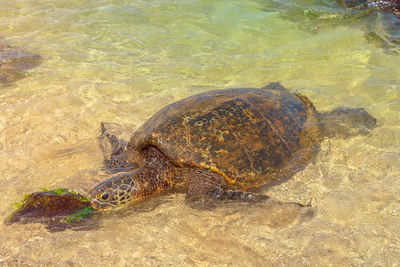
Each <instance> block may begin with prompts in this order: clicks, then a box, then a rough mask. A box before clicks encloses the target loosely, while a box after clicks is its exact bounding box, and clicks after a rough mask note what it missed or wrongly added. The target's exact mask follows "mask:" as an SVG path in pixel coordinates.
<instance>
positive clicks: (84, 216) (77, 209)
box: [5, 189, 97, 232]
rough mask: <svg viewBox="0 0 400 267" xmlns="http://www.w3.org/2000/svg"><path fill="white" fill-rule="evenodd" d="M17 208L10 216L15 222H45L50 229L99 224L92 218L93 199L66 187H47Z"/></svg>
mask: <svg viewBox="0 0 400 267" xmlns="http://www.w3.org/2000/svg"><path fill="white" fill-rule="evenodd" d="M16 205H17V206H18V210H16V211H15V212H14V213H13V214H11V216H10V217H9V218H8V220H6V222H5V223H6V224H12V223H23V224H26V223H43V224H45V225H46V228H47V229H48V230H50V231H53V232H54V231H62V230H65V229H74V230H79V229H87V228H93V227H96V226H97V224H96V221H95V220H93V219H91V218H92V216H93V215H94V211H93V209H92V207H91V204H90V200H89V199H87V198H86V197H84V196H83V195H81V194H78V193H76V192H74V191H70V190H66V189H55V190H51V191H48V190H45V191H43V192H35V193H31V194H28V195H26V196H25V197H24V199H23V201H22V202H21V203H17V204H16Z"/></svg>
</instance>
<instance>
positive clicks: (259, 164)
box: [129, 89, 320, 188]
mask: <svg viewBox="0 0 400 267" xmlns="http://www.w3.org/2000/svg"><path fill="white" fill-rule="evenodd" d="M317 120H318V115H317V112H316V111H315V108H314V106H313V105H312V103H311V102H310V101H309V100H308V99H307V98H306V97H304V96H301V95H294V94H291V93H289V92H287V91H280V90H268V89H226V90H218V91H210V92H206V93H202V94H198V95H194V96H191V97H188V98H185V99H183V100H180V101H178V102H175V103H173V104H170V105H168V106H166V107H164V108H163V109H161V110H160V111H158V112H157V113H156V114H154V115H153V116H152V117H151V118H150V119H149V120H148V121H146V122H145V123H144V124H143V125H142V126H141V127H140V128H139V129H138V130H137V131H136V133H135V134H134V135H133V136H132V138H131V140H130V144H129V146H131V147H133V148H136V149H138V150H140V149H143V148H144V147H146V146H148V145H155V146H157V147H158V148H159V149H160V150H161V151H162V152H163V153H164V154H165V155H166V156H167V157H168V158H169V159H170V160H171V161H172V162H173V163H174V164H176V165H178V166H190V167H197V168H203V169H210V170H211V171H213V172H216V173H219V174H221V175H223V176H224V177H225V178H226V180H227V181H228V182H230V183H231V184H234V185H235V186H237V187H239V188H245V187H249V186H258V185H262V184H266V183H268V182H270V181H273V180H279V179H281V178H284V177H283V176H285V175H286V174H287V173H292V172H293V171H296V170H298V169H301V168H303V167H304V165H305V164H306V163H307V162H308V161H309V159H310V158H311V156H312V155H313V154H314V152H315V150H316V148H317V146H318V144H319V136H320V132H319V128H318V125H317V123H316V122H317Z"/></svg>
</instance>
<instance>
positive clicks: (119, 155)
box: [100, 122, 139, 173]
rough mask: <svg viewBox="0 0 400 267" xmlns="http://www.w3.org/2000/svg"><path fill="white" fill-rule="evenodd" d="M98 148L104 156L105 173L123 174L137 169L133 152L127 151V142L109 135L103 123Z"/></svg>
mask: <svg viewBox="0 0 400 267" xmlns="http://www.w3.org/2000/svg"><path fill="white" fill-rule="evenodd" d="M100 146H101V149H102V151H103V155H104V169H105V170H106V171H107V172H110V173H114V172H125V171H130V170H133V169H137V168H138V166H139V165H138V163H137V162H135V161H134V159H135V158H134V157H133V155H131V154H132V153H133V152H131V151H128V142H127V141H125V140H120V139H118V138H117V137H116V136H115V135H113V134H110V133H109V131H108V130H107V129H106V126H105V123H104V122H102V123H101V137H100Z"/></svg>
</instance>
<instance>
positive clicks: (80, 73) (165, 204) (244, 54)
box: [0, 0, 400, 266]
mask: <svg viewBox="0 0 400 267" xmlns="http://www.w3.org/2000/svg"><path fill="white" fill-rule="evenodd" d="M0 7H1V8H0V35H1V36H3V37H5V38H6V41H7V42H8V43H10V44H12V45H15V46H18V47H22V48H24V49H25V50H27V51H29V52H34V53H39V54H40V55H41V56H42V58H43V62H42V63H41V64H40V65H39V66H38V67H36V68H34V69H32V70H29V71H28V72H27V73H26V78H24V79H21V80H18V81H16V82H14V83H8V84H0V166H1V167H0V221H1V222H4V220H5V219H6V217H7V216H8V215H9V214H10V213H11V212H12V211H13V210H14V207H13V206H11V204H12V203H14V202H17V201H19V200H20V199H21V197H22V195H23V194H24V193H30V192H34V191H38V190H40V189H41V188H55V187H65V188H70V189H74V190H77V191H80V192H82V193H85V192H87V191H88V190H90V189H91V188H92V187H93V186H94V185H96V184H97V183H98V182H100V181H102V180H104V179H106V178H107V175H106V174H104V173H102V172H101V171H100V169H101V166H102V159H103V158H102V152H101V150H100V147H99V145H98V137H99V135H100V126H99V125H100V122H102V121H105V122H112V123H116V124H117V125H119V127H116V128H118V129H120V130H119V132H118V134H120V135H121V136H123V137H125V138H128V137H129V135H130V134H131V133H132V131H134V130H135V129H136V128H137V127H139V126H140V125H141V124H142V123H143V122H144V121H145V120H146V119H147V118H149V116H151V115H152V114H153V113H154V112H156V111H157V110H158V109H160V108H161V107H163V106H165V105H167V104H169V103H172V102H174V101H176V100H179V99H181V98H183V97H186V96H190V95H193V94H196V93H200V92H204V91H207V90H212V89H222V88H229V87H261V86H263V85H266V84H267V83H269V82H275V81H281V83H282V84H283V85H284V86H285V87H287V88H288V89H289V90H291V91H293V92H295V91H297V92H301V93H302V94H305V95H307V96H308V97H309V98H310V99H311V100H312V101H313V103H314V104H315V106H316V108H317V109H318V110H323V111H325V110H329V109H332V108H334V107H337V106H349V107H364V108H366V109H367V110H368V112H369V113H370V114H372V115H373V116H374V117H376V118H377V120H378V122H379V125H378V127H377V128H375V129H374V130H373V131H372V132H371V134H370V135H368V136H359V137H355V138H351V139H347V140H342V139H329V140H328V139H326V140H324V141H323V142H322V150H321V152H320V153H319V154H318V156H317V157H316V159H315V160H314V161H313V162H312V163H310V164H309V165H308V166H307V167H306V168H305V169H304V170H303V171H301V172H299V173H298V174H296V176H295V177H293V179H291V180H289V181H288V182H286V183H284V184H281V185H277V186H273V187H270V188H267V189H265V190H264V193H265V194H268V195H270V196H271V197H273V198H274V199H277V200H280V201H282V202H299V203H303V204H307V203H311V204H312V208H310V209H298V208H296V207H294V206H293V205H290V204H284V205H277V204H276V205H275V204H257V205H246V204H238V203H224V204H222V205H219V206H218V207H217V208H214V209H194V208H192V207H189V206H187V205H186V204H185V202H184V195H182V194H176V195H167V196H162V197H158V198H155V199H152V200H150V201H148V202H147V203H144V204H143V205H141V206H140V207H138V208H129V209H126V210H122V211H119V212H116V213H110V214H107V215H106V216H104V218H102V220H101V225H100V228H99V229H97V230H83V231H72V230H66V231H63V232H57V233H49V232H48V231H47V230H46V229H45V228H44V226H43V225H41V224H30V225H17V224H16V225H11V226H5V225H3V224H1V225H0V265H5V266H25V265H31V266H99V265H102V266H133V265H157V266H169V265H172V266H187V265H192V266H195V265H199V266H213V265H218V266H224V265H232V266H244V265H246V266H328V265H330V266H339V265H341V266H397V265H398V262H400V256H399V255H400V197H399V193H400V179H399V178H400V53H397V52H398V51H399V50H398V47H396V46H389V48H388V46H387V45H384V44H382V41H379V40H378V41H377V40H375V41H376V42H375V41H373V40H372V41H371V38H366V36H370V33H371V32H372V33H376V34H375V35H374V36H381V37H382V38H383V39H385V38H389V37H388V36H387V35H386V34H385V29H384V28H382V26H381V25H383V24H384V23H378V22H377V21H379V19H380V17H381V15H379V14H376V13H374V12H372V13H368V12H367V14H361V15H360V14H351V12H350V11H348V10H345V9H342V8H340V7H338V6H337V5H336V4H335V3H334V1H328V0H320V1H316V0H315V1H312V0H309V1H306V0H293V1H289V0H276V1H262V0H251V1H250V0H237V1H211V0H203V1H201V0H199V1H194V0H192V1H190V0H181V1H167V0H161V1H160V0H158V1H149V0H146V1H144V0H143V1H123V0H114V1H113V0H96V1H91V0H75V1H65V0H58V1H50V0H47V1H46V0H15V1H7V0H0ZM310 14H311V15H310ZM385 36H386V37H385Z"/></svg>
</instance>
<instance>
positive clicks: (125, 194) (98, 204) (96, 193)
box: [91, 173, 137, 210]
mask: <svg viewBox="0 0 400 267" xmlns="http://www.w3.org/2000/svg"><path fill="white" fill-rule="evenodd" d="M136 192H137V188H136V186H135V182H134V181H133V179H132V175H130V174H127V173H124V174H120V175H116V176H114V177H111V178H110V179H108V180H106V181H104V182H102V183H101V184H99V185H97V186H96V187H95V188H94V189H93V190H92V191H91V198H92V207H93V208H94V209H97V210H108V209H115V208H119V207H121V206H122V205H124V204H126V203H129V202H131V201H132V200H133V199H134V196H135V195H136Z"/></svg>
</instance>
